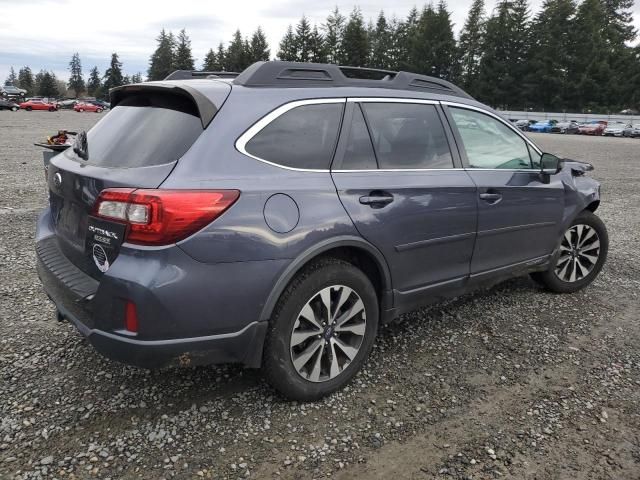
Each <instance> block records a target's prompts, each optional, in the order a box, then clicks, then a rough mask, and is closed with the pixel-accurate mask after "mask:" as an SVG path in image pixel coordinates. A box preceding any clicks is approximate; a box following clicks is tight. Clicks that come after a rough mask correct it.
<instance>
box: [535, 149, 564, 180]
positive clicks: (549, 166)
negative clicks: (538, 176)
mask: <svg viewBox="0 0 640 480" xmlns="http://www.w3.org/2000/svg"><path fill="white" fill-rule="evenodd" d="M560 168H561V166H560V159H559V158H558V157H556V156H555V155H551V154H550V153H543V154H542V156H541V157H540V169H541V173H544V174H546V175H555V174H556V173H558V172H559V171H560Z"/></svg>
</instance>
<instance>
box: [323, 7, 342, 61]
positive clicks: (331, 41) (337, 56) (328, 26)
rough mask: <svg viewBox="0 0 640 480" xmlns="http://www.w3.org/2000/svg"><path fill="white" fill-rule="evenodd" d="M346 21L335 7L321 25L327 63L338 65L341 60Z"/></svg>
mask: <svg viewBox="0 0 640 480" xmlns="http://www.w3.org/2000/svg"><path fill="white" fill-rule="evenodd" d="M345 23H346V19H345V18H344V16H343V15H342V14H341V13H340V10H338V7H336V8H335V9H334V10H333V11H332V12H331V14H330V15H329V16H328V17H327V20H326V22H325V23H324V25H322V30H323V32H324V45H325V52H326V55H327V60H326V61H327V62H329V63H339V62H340V60H341V59H342V58H343V56H344V55H343V45H344V43H343V41H344V28H345Z"/></svg>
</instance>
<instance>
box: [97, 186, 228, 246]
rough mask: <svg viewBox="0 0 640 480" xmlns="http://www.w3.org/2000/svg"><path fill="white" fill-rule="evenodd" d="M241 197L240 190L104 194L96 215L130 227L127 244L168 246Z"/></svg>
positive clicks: (123, 190) (114, 191)
mask: <svg viewBox="0 0 640 480" xmlns="http://www.w3.org/2000/svg"><path fill="white" fill-rule="evenodd" d="M239 196H240V192H239V191H238V190H149V189H139V190H136V189H133V188H109V189H106V190H103V191H102V192H101V193H100V196H99V197H98V199H97V200H96V203H95V204H94V207H93V215H95V216H97V217H100V218H105V219H108V220H116V221H120V222H124V223H126V224H127V234H126V241H127V242H129V243H136V244H138V245H168V244H171V243H175V242H178V241H180V240H182V239H184V238H187V237H188V236H189V235H192V234H193V233H195V232H197V231H198V230H200V229H201V228H203V227H204V226H205V225H207V224H209V223H211V222H212V221H214V220H215V219H216V218H218V217H219V216H220V215H222V213H224V211H225V210H227V209H228V208H229V207H230V206H231V205H233V203H234V202H235V201H236V200H237V199H238V197H239Z"/></svg>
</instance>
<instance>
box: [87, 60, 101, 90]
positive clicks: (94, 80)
mask: <svg viewBox="0 0 640 480" xmlns="http://www.w3.org/2000/svg"><path fill="white" fill-rule="evenodd" d="M101 87H102V81H101V79H100V72H99V71H98V67H93V68H92V69H91V71H90V72H89V80H88V81H87V93H88V94H89V95H90V96H92V97H98V96H99V95H100V89H101Z"/></svg>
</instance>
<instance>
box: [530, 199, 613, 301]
mask: <svg viewBox="0 0 640 480" xmlns="http://www.w3.org/2000/svg"><path fill="white" fill-rule="evenodd" d="M608 250H609V236H608V234H607V228H606V227H605V225H604V223H603V222H602V220H600V218H599V217H598V216H596V215H595V214H593V213H592V212H590V211H588V210H585V211H583V212H582V213H580V214H579V215H578V216H577V217H576V218H575V220H574V221H573V222H571V225H569V228H568V229H567V230H566V232H565V233H564V235H563V236H562V239H561V240H560V245H559V246H558V248H557V249H556V252H555V253H554V255H553V257H552V259H551V262H550V265H549V269H548V270H547V271H545V272H537V273H534V274H532V277H533V279H534V280H536V281H537V282H539V283H540V284H542V285H543V286H544V287H546V288H547V289H549V290H551V291H552V292H557V293H572V292H577V291H578V290H581V289H583V288H584V287H586V286H587V285H589V284H590V283H591V282H593V280H594V279H595V278H596V276H597V275H598V273H599V272H600V270H601V269H602V266H603V265H604V262H605V260H606V259H607V252H608Z"/></svg>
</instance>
